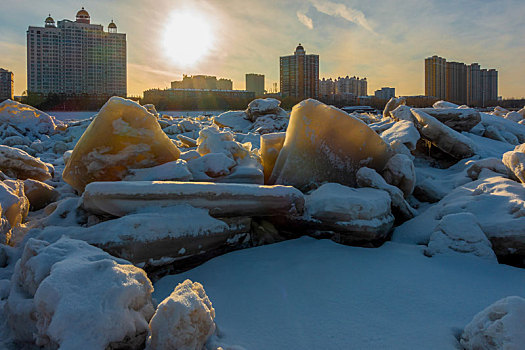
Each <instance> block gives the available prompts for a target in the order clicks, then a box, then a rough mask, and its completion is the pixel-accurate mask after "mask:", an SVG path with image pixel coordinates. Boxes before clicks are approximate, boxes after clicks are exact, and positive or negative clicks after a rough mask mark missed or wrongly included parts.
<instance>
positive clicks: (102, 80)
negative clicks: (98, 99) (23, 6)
mask: <svg viewBox="0 0 525 350" xmlns="http://www.w3.org/2000/svg"><path fill="white" fill-rule="evenodd" d="M126 75H127V74H126V34H124V33H117V26H116V24H115V23H113V21H111V23H109V25H108V31H107V32H105V31H104V28H103V26H102V25H99V24H91V19H90V16H89V13H88V12H87V11H86V10H84V8H82V9H81V10H80V11H78V12H77V15H76V20H75V21H74V22H73V21H70V20H67V19H64V20H62V21H58V24H55V21H54V19H53V18H51V16H49V17H47V18H46V20H45V25H44V27H33V26H30V27H29V28H28V30H27V89H28V91H30V92H35V93H42V94H49V93H57V94H68V95H71V94H89V95H97V94H98V95H118V96H126V93H127V81H126V79H127V78H126Z"/></svg>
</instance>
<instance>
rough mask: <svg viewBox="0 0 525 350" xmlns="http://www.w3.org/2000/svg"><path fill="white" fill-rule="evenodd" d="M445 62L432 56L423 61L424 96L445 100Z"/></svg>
mask: <svg viewBox="0 0 525 350" xmlns="http://www.w3.org/2000/svg"><path fill="white" fill-rule="evenodd" d="M446 62H447V60H446V59H444V58H442V57H438V56H432V57H428V58H426V59H425V95H426V96H433V97H436V98H438V99H442V100H445V99H446V98H447V96H446V95H447V94H446V91H447V86H446Z"/></svg>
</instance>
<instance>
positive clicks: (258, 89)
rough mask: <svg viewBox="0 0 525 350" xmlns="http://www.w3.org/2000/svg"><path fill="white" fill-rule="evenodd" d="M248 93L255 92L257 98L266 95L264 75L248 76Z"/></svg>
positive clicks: (249, 74) (251, 74) (253, 74)
mask: <svg viewBox="0 0 525 350" xmlns="http://www.w3.org/2000/svg"><path fill="white" fill-rule="evenodd" d="M246 91H251V92H255V96H262V95H264V92H265V90H264V74H255V73H248V74H246Z"/></svg>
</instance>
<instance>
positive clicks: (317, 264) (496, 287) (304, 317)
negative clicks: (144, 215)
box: [153, 237, 525, 349]
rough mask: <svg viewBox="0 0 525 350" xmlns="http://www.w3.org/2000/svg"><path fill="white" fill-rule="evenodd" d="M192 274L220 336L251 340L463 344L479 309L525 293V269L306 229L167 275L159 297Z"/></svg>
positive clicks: (292, 344) (300, 345) (304, 344)
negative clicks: (357, 243)
mask: <svg viewBox="0 0 525 350" xmlns="http://www.w3.org/2000/svg"><path fill="white" fill-rule="evenodd" d="M185 279H191V280H192V281H195V282H199V283H202V284H203V285H204V286H205V288H206V293H207V295H208V296H209V298H210V299H211V301H212V303H213V307H214V308H215V313H216V318H215V321H216V323H217V327H218V330H219V332H220V333H219V334H220V336H219V337H214V338H213V339H212V341H211V342H212V343H214V345H221V346H223V347H224V348H227V346H233V345H238V346H241V347H242V348H245V349H349V348H350V349H457V348H458V337H459V335H460V334H461V331H462V329H463V327H464V326H465V325H466V324H468V323H469V322H470V320H471V319H472V317H473V316H474V315H475V314H477V313H478V312H479V311H480V310H483V309H484V308H485V307H487V306H488V305H490V304H492V303H493V302H495V301H496V300H498V299H501V298H503V297H506V296H509V295H525V270H522V269H518V268H514V267H510V266H506V265H496V264H493V263H489V262H485V261H483V260H481V259H471V258H468V257H467V258H465V257H462V256H459V257H457V256H436V257H433V258H427V257H425V256H424V255H423V252H422V248H421V247H418V246H414V245H403V244H396V243H389V242H387V243H386V244H385V245H383V246H382V247H380V248H375V249H370V248H357V247H348V246H343V245H338V244H336V243H334V242H331V241H329V240H315V239H313V238H308V237H303V238H300V239H297V240H291V241H286V242H282V243H278V244H273V245H268V246H262V247H257V248H251V249H246V250H242V251H237V252H233V253H229V254H227V255H223V256H220V257H217V258H215V259H213V260H211V261H208V262H207V263H205V264H203V265H201V266H199V267H197V268H195V269H193V270H190V271H188V272H185V273H182V274H179V275H172V276H166V277H164V278H162V279H160V280H159V281H158V282H157V283H155V284H154V288H155V291H154V293H153V297H154V298H155V299H156V300H162V299H164V298H165V297H167V296H168V295H169V294H170V293H171V291H172V290H173V287H174V286H175V285H176V284H177V283H180V282H182V281H184V280H185Z"/></svg>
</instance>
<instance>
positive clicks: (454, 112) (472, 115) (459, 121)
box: [417, 108, 481, 132]
mask: <svg viewBox="0 0 525 350" xmlns="http://www.w3.org/2000/svg"><path fill="white" fill-rule="evenodd" d="M417 110H418V111H423V112H425V113H427V114H429V115H431V116H433V117H434V118H436V119H437V120H439V121H440V122H442V123H443V124H445V125H446V126H448V127H449V128H452V129H454V130H456V131H459V132H461V131H470V129H472V128H473V127H474V126H476V125H477V124H479V123H480V122H481V116H480V114H479V112H478V111H476V110H475V109H472V108H461V109H458V108H418V109H417Z"/></svg>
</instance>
